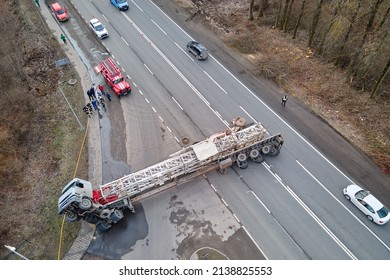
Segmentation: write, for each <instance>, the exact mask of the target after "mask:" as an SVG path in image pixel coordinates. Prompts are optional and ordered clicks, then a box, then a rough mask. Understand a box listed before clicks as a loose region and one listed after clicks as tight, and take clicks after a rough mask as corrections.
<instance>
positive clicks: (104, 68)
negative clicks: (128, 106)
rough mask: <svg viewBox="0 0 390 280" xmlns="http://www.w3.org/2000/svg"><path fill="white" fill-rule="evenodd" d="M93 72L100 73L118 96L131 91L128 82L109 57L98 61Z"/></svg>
mask: <svg viewBox="0 0 390 280" xmlns="http://www.w3.org/2000/svg"><path fill="white" fill-rule="evenodd" d="M95 72H96V73H102V75H103V77H104V79H105V80H106V82H107V83H108V85H109V86H110V87H111V88H112V90H113V91H114V92H115V94H116V95H117V96H118V97H121V96H123V95H126V94H129V93H131V87H130V85H129V83H128V82H127V81H126V80H125V79H124V77H123V75H122V72H121V70H120V69H119V67H118V66H117V65H116V63H115V61H114V60H113V59H112V58H111V57H109V58H107V59H105V60H102V61H100V63H99V65H97V66H95Z"/></svg>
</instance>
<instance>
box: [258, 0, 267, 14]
mask: <svg viewBox="0 0 390 280" xmlns="http://www.w3.org/2000/svg"><path fill="white" fill-rule="evenodd" d="M267 7H268V0H260V3H259V14H258V18H261V17H262V16H263V15H264V11H265V10H266V9H267Z"/></svg>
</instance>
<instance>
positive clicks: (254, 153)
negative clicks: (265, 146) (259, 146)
mask: <svg viewBox="0 0 390 280" xmlns="http://www.w3.org/2000/svg"><path fill="white" fill-rule="evenodd" d="M259 155H260V152H259V151H258V150H256V149H253V150H251V151H250V153H249V157H250V158H251V159H252V160H255V159H256V158H257V157H258V156H259Z"/></svg>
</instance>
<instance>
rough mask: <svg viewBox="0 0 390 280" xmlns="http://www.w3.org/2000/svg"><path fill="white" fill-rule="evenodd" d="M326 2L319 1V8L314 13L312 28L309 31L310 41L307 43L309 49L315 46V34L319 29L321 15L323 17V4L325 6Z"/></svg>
mask: <svg viewBox="0 0 390 280" xmlns="http://www.w3.org/2000/svg"><path fill="white" fill-rule="evenodd" d="M324 1H325V0H319V1H318V2H317V8H316V11H315V12H314V16H313V20H312V22H311V26H310V30H309V41H308V43H307V46H308V47H309V48H311V47H312V46H313V39H314V34H315V32H316V29H317V24H318V20H319V19H320V15H321V8H322V4H324Z"/></svg>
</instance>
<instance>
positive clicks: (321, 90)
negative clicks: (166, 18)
mask: <svg viewBox="0 0 390 280" xmlns="http://www.w3.org/2000/svg"><path fill="white" fill-rule="evenodd" d="M175 2H176V3H177V5H179V6H181V7H183V8H185V9H186V10H187V11H188V12H189V13H190V14H192V16H191V17H190V18H188V19H187V21H190V20H191V21H198V22H202V24H204V25H208V26H210V29H211V30H213V31H214V33H215V34H217V35H218V36H219V37H220V38H221V39H222V40H223V41H224V42H225V43H226V45H228V46H230V47H231V48H233V49H235V50H236V51H238V52H240V53H241V54H242V55H243V56H244V57H245V58H246V59H247V60H248V61H250V62H251V64H252V65H253V67H254V69H255V70H254V71H255V74H256V75H257V76H259V77H265V78H267V79H269V80H271V81H273V82H275V83H276V84H278V85H279V86H280V87H281V88H282V91H284V92H287V93H288V94H289V95H290V96H293V97H294V98H295V99H297V100H299V101H300V102H302V103H303V104H304V105H305V106H306V107H308V108H311V109H312V110H313V112H314V113H316V114H317V115H318V116H319V117H320V118H322V119H323V120H324V121H325V122H327V123H328V124H329V125H330V126H332V127H333V128H334V129H335V130H336V131H338V132H339V133H340V134H341V135H343V137H345V138H346V139H347V140H348V141H349V142H351V143H352V144H353V145H355V146H356V147H357V148H358V149H360V150H361V151H363V152H364V153H366V154H367V155H368V156H369V157H370V158H371V159H372V160H373V161H374V162H375V163H376V164H377V165H378V166H379V167H380V168H381V169H382V170H383V172H384V173H386V174H390V122H389V121H387V120H386V117H385V116H388V115H389V114H390V100H388V99H379V98H378V99H369V92H365V91H358V90H356V89H354V88H352V87H351V86H350V85H349V84H348V83H347V82H346V73H345V72H344V71H343V70H341V69H340V68H338V67H336V66H334V65H333V64H330V63H325V62H324V60H323V59H321V58H318V57H316V56H314V55H313V52H312V51H311V50H310V49H309V48H307V47H306V42H307V40H306V38H305V35H304V34H300V35H299V36H300V38H301V39H300V40H293V39H292V38H291V36H290V35H288V34H285V33H282V32H281V31H279V30H277V29H274V28H273V27H272V23H270V22H268V23H267V22H265V24H267V26H265V25H260V24H258V23H257V22H256V21H249V20H248V15H249V3H248V1H238V0H209V1H206V0H175ZM255 8H256V7H255ZM265 21H266V19H265ZM263 24H264V23H263ZM281 97H282V96H280V98H281Z"/></svg>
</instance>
